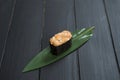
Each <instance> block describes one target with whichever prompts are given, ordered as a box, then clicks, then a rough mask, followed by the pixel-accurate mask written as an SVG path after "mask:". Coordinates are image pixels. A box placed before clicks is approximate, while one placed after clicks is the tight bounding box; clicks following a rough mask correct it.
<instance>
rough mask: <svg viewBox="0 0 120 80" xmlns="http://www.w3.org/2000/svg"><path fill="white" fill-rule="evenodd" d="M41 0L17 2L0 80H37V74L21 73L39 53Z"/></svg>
mask: <svg viewBox="0 0 120 80" xmlns="http://www.w3.org/2000/svg"><path fill="white" fill-rule="evenodd" d="M41 26H42V0H17V1H16V6H15V10H14V16H13V21H12V25H11V29H10V32H9V35H8V39H7V43H6V48H5V55H4V59H3V61H2V65H1V69H0V80H39V74H38V73H39V72H38V71H34V72H30V73H22V70H23V68H24V66H25V65H26V64H27V63H28V61H29V60H30V59H32V57H33V56H35V55H36V54H37V53H38V52H39V51H40V47H41V46H40V44H41V32H42V29H41Z"/></svg>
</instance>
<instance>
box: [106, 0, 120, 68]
mask: <svg viewBox="0 0 120 80" xmlns="http://www.w3.org/2000/svg"><path fill="white" fill-rule="evenodd" d="M104 1H105V2H104V3H105V6H106V11H107V16H108V20H109V26H110V29H111V33H112V34H111V36H112V38H113V45H114V48H115V53H116V56H117V59H118V64H119V68H120V49H119V48H120V31H119V30H120V22H119V21H120V1H119V0H104Z"/></svg>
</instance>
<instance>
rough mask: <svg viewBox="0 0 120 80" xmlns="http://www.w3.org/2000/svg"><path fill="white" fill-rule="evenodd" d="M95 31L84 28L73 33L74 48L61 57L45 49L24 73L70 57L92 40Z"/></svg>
mask: <svg viewBox="0 0 120 80" xmlns="http://www.w3.org/2000/svg"><path fill="white" fill-rule="evenodd" d="M93 29H94V26H93V27H89V28H83V29H81V30H77V31H76V32H74V33H72V35H73V37H72V46H71V47H70V48H69V49H68V50H66V51H65V52H63V53H61V54H60V55H57V56H55V55H53V54H52V53H51V52H50V47H47V48H45V49H44V50H42V51H41V52H40V53H38V55H37V56H35V57H34V58H33V59H32V60H31V61H30V62H29V63H28V64H27V65H26V67H25V68H24V70H23V72H28V71H32V70H35V69H38V68H42V67H44V66H47V65H49V64H51V63H54V62H56V61H58V60H60V59H62V58H63V57H65V56H67V55H69V54H70V53H72V52H73V51H75V50H76V49H78V48H79V47H81V46H82V45H83V44H84V43H86V42H87V41H88V40H89V39H90V37H91V36H92V35H93Z"/></svg>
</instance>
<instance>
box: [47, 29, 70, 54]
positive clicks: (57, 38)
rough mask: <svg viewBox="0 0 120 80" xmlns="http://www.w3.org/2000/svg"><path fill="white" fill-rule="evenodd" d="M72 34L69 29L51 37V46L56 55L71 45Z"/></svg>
mask: <svg viewBox="0 0 120 80" xmlns="http://www.w3.org/2000/svg"><path fill="white" fill-rule="evenodd" d="M71 38H72V34H71V33H70V32H69V31H66V30H65V31H62V32H60V33H57V34H55V35H54V36H53V37H52V38H50V42H49V43H50V48H51V52H52V54H54V55H59V54H61V53H62V52H64V51H66V50H67V49H69V48H70V47H71V44H72V43H71Z"/></svg>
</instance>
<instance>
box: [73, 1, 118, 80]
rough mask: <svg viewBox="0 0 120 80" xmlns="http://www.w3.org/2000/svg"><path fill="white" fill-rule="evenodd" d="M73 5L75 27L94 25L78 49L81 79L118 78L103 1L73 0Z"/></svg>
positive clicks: (115, 79) (106, 79)
mask: <svg viewBox="0 0 120 80" xmlns="http://www.w3.org/2000/svg"><path fill="white" fill-rule="evenodd" d="M113 2H114V1H113ZM75 5H76V21H77V28H78V29H79V28H82V27H88V26H92V25H95V31H94V36H93V37H92V39H91V40H90V41H89V42H88V43H87V44H86V45H85V46H84V47H82V48H81V49H80V50H79V63H80V76H81V80H120V76H119V72H118V67H117V63H116V59H115V53H114V50H113V45H112V40H111V36H110V32H109V25H108V21H107V18H106V13H105V9H104V4H103V1H102V0H75ZM111 5H112V4H111Z"/></svg>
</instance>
